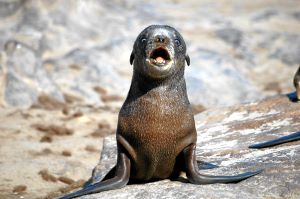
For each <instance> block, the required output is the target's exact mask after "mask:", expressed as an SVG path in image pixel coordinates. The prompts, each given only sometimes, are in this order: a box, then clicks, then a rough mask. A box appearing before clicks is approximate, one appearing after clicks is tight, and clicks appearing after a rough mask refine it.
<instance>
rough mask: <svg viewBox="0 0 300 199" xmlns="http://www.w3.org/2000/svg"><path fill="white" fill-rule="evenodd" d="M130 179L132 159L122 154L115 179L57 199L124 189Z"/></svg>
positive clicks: (68, 198) (69, 198)
mask: <svg viewBox="0 0 300 199" xmlns="http://www.w3.org/2000/svg"><path fill="white" fill-rule="evenodd" d="M129 177H130V159H129V158H128V157H127V155H126V154H124V153H120V154H119V157H118V162H117V166H116V173H115V176H114V177H113V178H111V179H107V180H104V181H101V182H97V183H95V184H91V185H89V186H86V187H84V188H83V189H81V190H79V191H76V192H74V193H70V194H67V195H64V196H62V197H59V198H57V199H71V198H76V197H79V196H83V195H87V194H92V193H98V192H102V191H108V190H112V189H118V188H122V187H124V186H125V185H126V184H127V183H128V181H129Z"/></svg>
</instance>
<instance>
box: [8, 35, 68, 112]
mask: <svg viewBox="0 0 300 199" xmlns="http://www.w3.org/2000/svg"><path fill="white" fill-rule="evenodd" d="M3 57H5V58H4V60H3V62H4V63H3V64H4V65H3V67H5V69H3V73H4V75H5V73H7V84H6V85H7V86H6V88H5V99H6V101H7V103H8V104H9V105H12V106H20V107H28V106H30V105H32V104H33V103H34V102H36V99H37V96H38V95H39V93H44V94H48V95H50V96H52V97H54V98H56V99H58V100H60V101H63V100H64V99H63V96H62V94H61V92H60V91H59V90H58V88H57V87H56V85H55V83H54V82H53V80H52V79H51V78H50V76H49V74H48V73H47V72H46V71H45V69H44V68H43V67H42V64H41V61H40V58H39V56H37V52H36V51H35V50H34V49H32V48H31V47H29V46H28V45H26V44H23V43H20V42H18V41H14V40H11V41H8V42H7V43H6V45H5V54H3ZM26 92H28V93H26Z"/></svg>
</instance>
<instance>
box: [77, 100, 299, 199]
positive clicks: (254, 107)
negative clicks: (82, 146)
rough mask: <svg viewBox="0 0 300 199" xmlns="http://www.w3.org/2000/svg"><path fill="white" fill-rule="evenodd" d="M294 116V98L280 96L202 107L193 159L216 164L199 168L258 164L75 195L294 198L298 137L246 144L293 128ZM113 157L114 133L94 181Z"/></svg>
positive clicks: (296, 194) (296, 113) (296, 117)
mask: <svg viewBox="0 0 300 199" xmlns="http://www.w3.org/2000/svg"><path fill="white" fill-rule="evenodd" d="M299 118H300V103H293V102H291V101H290V100H289V99H288V98H287V97H286V96H277V97H272V98H269V99H266V100H263V101H260V102H255V103H250V104H244V105H241V106H234V107H228V108H223V109H215V110H207V111H205V112H203V113H200V114H198V115H197V116H196V127H197V131H198V141H197V159H198V160H201V161H205V162H209V163H212V164H214V165H217V166H218V168H215V169H206V170H202V172H203V173H207V174H219V175H224V174H236V173H239V172H243V171H249V170H252V171H254V170H257V169H264V171H263V173H261V174H259V175H257V176H255V177H252V178H250V179H247V180H245V181H243V182H240V183H237V184H214V185H193V184H189V183H184V182H176V181H173V182H172V181H169V180H163V181H158V182H152V183H147V184H139V185H128V186H126V187H125V188H122V189H119V190H112V191H107V192H103V193H99V194H94V195H88V196H84V197H81V198H82V199H83V198H85V199H96V198H149V199H150V198H170V199H171V198H172V199H173V198H178V199H179V198H295V199H296V198H299V197H300V141H297V142H293V143H288V144H284V145H280V146H276V147H273V148H266V149H262V150H252V149H248V146H249V145H250V144H253V143H256V142H261V141H265V140H269V139H273V138H276V137H279V136H282V135H287V134H289V133H292V132H295V131H299V129H300V119H299ZM115 162H116V144H115V137H114V136H111V137H107V138H105V140H104V148H103V151H102V154H101V160H100V162H99V164H98V165H97V167H96V168H95V170H94V175H93V179H94V181H95V182H96V181H99V180H101V179H102V177H103V175H105V173H107V172H108V170H109V169H110V168H111V167H112V166H114V164H115Z"/></svg>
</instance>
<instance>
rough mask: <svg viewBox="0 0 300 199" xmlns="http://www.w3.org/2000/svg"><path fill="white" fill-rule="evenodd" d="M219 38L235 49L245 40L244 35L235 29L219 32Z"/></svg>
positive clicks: (224, 29) (225, 29)
mask: <svg viewBox="0 0 300 199" xmlns="http://www.w3.org/2000/svg"><path fill="white" fill-rule="evenodd" d="M216 34H217V36H218V37H220V38H221V39H222V40H224V41H225V42H227V43H229V44H231V45H232V46H234V47H238V46H239V45H240V44H241V40H242V39H243V33H242V32H241V31H240V30H238V29H235V28H223V29H220V30H217V32H216Z"/></svg>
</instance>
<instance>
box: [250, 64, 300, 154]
mask: <svg viewBox="0 0 300 199" xmlns="http://www.w3.org/2000/svg"><path fill="white" fill-rule="evenodd" d="M293 83H294V86H295V88H296V99H295V100H296V101H299V100H300V66H299V68H298V70H297V72H296V73H295V76H294V81H293ZM293 101H294V99H293ZM297 140H300V131H299V132H295V133H292V134H290V135H287V136H282V137H279V138H277V139H274V140H269V141H266V142H262V143H257V144H253V145H250V146H249V148H251V149H261V148H266V147H272V146H276V145H279V144H283V143H287V142H293V141H297Z"/></svg>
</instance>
